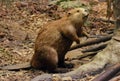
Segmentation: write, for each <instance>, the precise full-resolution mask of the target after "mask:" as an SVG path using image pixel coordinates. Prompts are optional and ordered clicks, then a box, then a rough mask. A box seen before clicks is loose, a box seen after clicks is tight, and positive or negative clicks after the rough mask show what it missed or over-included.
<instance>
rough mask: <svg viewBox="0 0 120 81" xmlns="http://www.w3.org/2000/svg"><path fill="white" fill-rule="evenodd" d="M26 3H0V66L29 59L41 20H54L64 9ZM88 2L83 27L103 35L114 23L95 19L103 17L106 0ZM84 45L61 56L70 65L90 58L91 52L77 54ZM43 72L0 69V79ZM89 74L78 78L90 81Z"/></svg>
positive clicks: (18, 80) (21, 79) (25, 78)
mask: <svg viewBox="0 0 120 81" xmlns="http://www.w3.org/2000/svg"><path fill="white" fill-rule="evenodd" d="M88 1H89V0H88ZM90 1H91V0H90ZM27 4H28V3H27V2H25V3H24V6H20V5H19V3H17V2H16V3H15V2H14V3H12V6H10V7H7V6H5V5H4V4H2V3H0V11H1V12H0V66H6V65H12V64H20V63H25V62H29V61H30V59H31V57H32V55H33V54H34V41H35V38H36V36H37V33H38V31H39V30H40V29H41V28H42V26H43V25H44V24H46V23H47V22H49V21H52V20H56V19H57V18H59V17H61V16H62V15H63V14H64V13H65V12H64V11H67V10H64V9H61V8H59V7H57V6H54V9H53V8H52V7H50V8H46V7H44V5H42V7H40V9H41V10H37V9H36V7H37V6H38V5H37V4H33V3H32V2H31V5H29V6H26V5H27ZM91 4H92V6H91V7H92V8H91V9H92V10H91V12H90V16H89V18H88V21H87V23H86V26H85V27H86V29H87V30H85V31H87V32H88V33H89V34H90V35H106V31H107V30H109V29H111V28H114V25H113V24H111V23H109V24H108V23H106V22H103V21H100V20H97V19H98V18H103V19H106V3H104V2H102V3H100V2H98V1H96V0H93V1H92V2H91ZM43 8H45V9H46V10H43ZM56 8H57V10H56ZM48 10H49V11H51V13H49V12H48ZM53 12H54V13H53ZM91 39H92V38H91ZM80 40H81V42H83V41H86V40H89V39H87V38H85V37H82V38H80ZM91 47H92V46H91ZM86 48H87V47H83V48H79V49H76V50H73V51H69V52H68V53H67V55H66V59H65V60H66V62H69V63H73V64H74V68H72V69H75V68H77V67H78V66H80V65H82V64H84V63H87V62H89V61H91V60H92V58H93V56H89V57H86V58H82V59H78V58H77V57H78V56H80V55H82V54H83V53H82V52H81V50H82V49H86ZM43 73H45V72H43V71H41V70H35V69H30V70H20V71H7V70H0V81H30V80H31V79H33V78H34V77H36V76H37V75H41V74H43ZM92 78H94V76H89V75H86V78H84V79H81V80H80V81H90V80H91V79H92Z"/></svg>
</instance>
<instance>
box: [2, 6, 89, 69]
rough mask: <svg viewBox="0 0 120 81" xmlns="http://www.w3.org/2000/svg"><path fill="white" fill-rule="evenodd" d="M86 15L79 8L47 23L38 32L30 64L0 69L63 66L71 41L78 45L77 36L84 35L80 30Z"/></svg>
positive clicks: (53, 67)
mask: <svg viewBox="0 0 120 81" xmlns="http://www.w3.org/2000/svg"><path fill="white" fill-rule="evenodd" d="M87 16H88V13H87V12H86V11H85V10H84V9H81V8H75V9H73V10H70V11H69V12H68V13H67V15H66V16H64V17H63V18H62V19H60V20H56V21H53V22H50V23H48V24H47V25H45V26H44V27H43V29H41V30H40V32H39V34H38V36H37V38H36V41H35V53H34V55H33V57H32V60H31V62H30V63H24V64H17V65H11V66H5V67H0V69H7V70H18V69H24V68H25V69H26V68H30V67H31V66H32V67H34V68H37V69H45V70H49V71H55V70H57V67H58V66H62V65H64V58H65V54H66V53H67V51H68V50H69V48H70V46H71V44H72V43H73V41H75V42H76V43H80V41H79V38H78V37H79V36H80V35H81V34H86V33H84V32H83V30H82V28H81V27H82V25H83V24H84V22H85V20H86V18H87Z"/></svg>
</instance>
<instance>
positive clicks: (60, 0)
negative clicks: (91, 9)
mask: <svg viewBox="0 0 120 81" xmlns="http://www.w3.org/2000/svg"><path fill="white" fill-rule="evenodd" d="M67 1H71V0H59V1H57V3H56V4H57V5H60V3H61V2H67Z"/></svg>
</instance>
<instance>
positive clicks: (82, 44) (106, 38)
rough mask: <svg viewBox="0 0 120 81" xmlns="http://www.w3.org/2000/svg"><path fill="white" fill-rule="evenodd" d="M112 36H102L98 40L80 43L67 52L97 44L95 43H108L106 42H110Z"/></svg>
mask: <svg viewBox="0 0 120 81" xmlns="http://www.w3.org/2000/svg"><path fill="white" fill-rule="evenodd" d="M112 36H113V35H109V36H104V37H101V38H98V39H93V40H88V41H86V42H82V43H80V44H77V45H74V46H72V47H71V48H70V49H69V51H71V50H74V49H77V48H80V47H83V46H87V45H92V44H97V43H100V42H105V41H108V40H110V39H111V38H112Z"/></svg>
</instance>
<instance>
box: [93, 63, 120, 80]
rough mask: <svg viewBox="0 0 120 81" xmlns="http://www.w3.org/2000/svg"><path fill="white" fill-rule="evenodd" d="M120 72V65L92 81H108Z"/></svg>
mask: <svg viewBox="0 0 120 81" xmlns="http://www.w3.org/2000/svg"><path fill="white" fill-rule="evenodd" d="M119 71H120V63H118V64H115V65H114V66H112V67H110V68H108V69H107V70H106V71H105V72H103V73H101V74H100V75H99V76H98V77H96V78H95V79H93V80H92V81H108V80H110V79H111V78H112V77H113V76H115V75H116V74H117V73H118V72H119Z"/></svg>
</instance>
